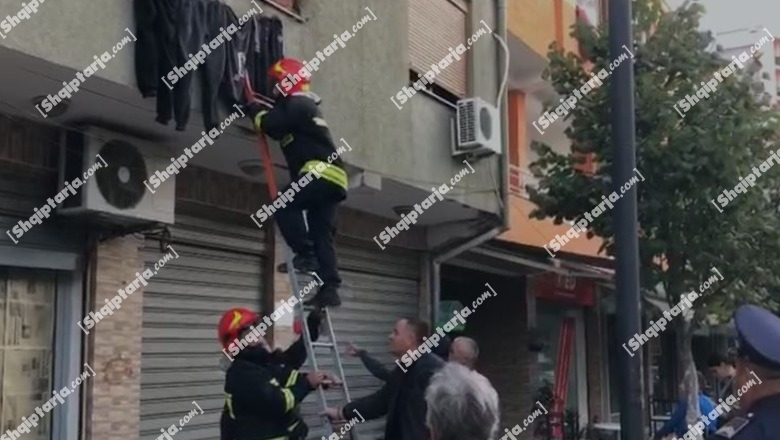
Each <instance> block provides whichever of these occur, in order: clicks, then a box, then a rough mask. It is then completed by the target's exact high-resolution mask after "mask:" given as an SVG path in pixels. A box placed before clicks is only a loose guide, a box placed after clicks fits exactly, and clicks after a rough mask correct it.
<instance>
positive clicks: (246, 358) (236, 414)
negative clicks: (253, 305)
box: [218, 308, 334, 440]
mask: <svg viewBox="0 0 780 440" xmlns="http://www.w3.org/2000/svg"><path fill="white" fill-rule="evenodd" d="M262 318H263V317H262V316H261V315H259V314H257V313H255V312H253V311H251V310H248V309H243V308H235V309H230V310H228V311H227V312H225V314H224V315H223V316H222V319H220V321H219V327H218V336H219V341H220V344H221V345H222V347H223V349H224V350H225V353H227V352H230V353H235V356H234V357H233V358H232V359H231V360H232V363H231V364H230V367H229V368H228V369H227V373H226V375H225V404H224V406H223V411H222V418H221V420H220V438H221V440H303V439H305V438H306V436H307V434H308V427H307V426H306V424H305V423H304V422H303V419H302V418H301V416H300V412H299V404H300V403H301V402H302V401H303V399H304V398H305V397H306V395H307V394H309V392H311V391H312V390H315V389H316V388H317V387H318V386H326V385H327V384H328V383H332V382H334V380H333V379H332V378H331V377H330V376H329V375H328V374H326V373H323V372H319V371H315V372H312V373H303V372H299V371H298V368H300V366H301V365H302V364H303V363H304V362H305V361H306V349H305V347H304V345H303V342H302V340H301V339H299V340H298V341H296V342H295V343H293V344H292V345H291V346H290V348H289V349H287V350H286V351H284V352H282V351H281V350H275V351H272V350H271V348H270V346H269V345H268V343H267V342H266V340H265V338H264V337H263V334H262V332H260V331H259V330H258V326H259V325H260V323H261V322H262ZM307 319H308V322H309V328H310V331H311V336H312V339H313V340H314V339H317V336H318V335H319V324H320V320H321V315H319V313H312V314H310V315H309V317H308V318H307ZM236 346H239V347H242V348H240V350H236Z"/></svg>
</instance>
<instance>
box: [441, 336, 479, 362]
mask: <svg viewBox="0 0 780 440" xmlns="http://www.w3.org/2000/svg"><path fill="white" fill-rule="evenodd" d="M478 357H479V345H477V341H475V340H473V339H471V338H469V337H467V336H458V337H457V338H455V340H454V341H452V344H451V345H450V353H449V356H448V357H447V360H449V361H450V362H455V363H458V364H461V365H463V366H464V367H466V368H468V369H469V370H474V369H475V368H476V365H477V358H478Z"/></svg>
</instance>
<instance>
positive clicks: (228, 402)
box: [225, 393, 236, 420]
mask: <svg viewBox="0 0 780 440" xmlns="http://www.w3.org/2000/svg"><path fill="white" fill-rule="evenodd" d="M225 405H227V408H228V415H230V418H231V419H233V420H236V414H235V413H234V412H233V395H232V394H228V393H225Z"/></svg>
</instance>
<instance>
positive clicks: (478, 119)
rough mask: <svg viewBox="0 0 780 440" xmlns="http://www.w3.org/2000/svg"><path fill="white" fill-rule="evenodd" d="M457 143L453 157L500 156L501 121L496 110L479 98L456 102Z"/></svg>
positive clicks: (454, 146)
mask: <svg viewBox="0 0 780 440" xmlns="http://www.w3.org/2000/svg"><path fill="white" fill-rule="evenodd" d="M456 130H457V142H456V143H455V145H453V151H452V155H453V156H460V155H464V154H468V155H473V156H482V155H488V154H501V120H500V118H499V114H498V109H496V107H494V106H492V105H490V104H488V103H487V102H485V101H484V100H482V99H481V98H468V99H461V100H460V101H458V110H457V128H456Z"/></svg>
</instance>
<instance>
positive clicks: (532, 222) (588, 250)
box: [498, 90, 604, 257]
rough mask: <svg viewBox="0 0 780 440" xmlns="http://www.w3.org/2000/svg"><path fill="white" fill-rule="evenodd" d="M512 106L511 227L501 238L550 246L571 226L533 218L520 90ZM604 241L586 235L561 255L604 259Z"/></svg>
mask: <svg viewBox="0 0 780 440" xmlns="http://www.w3.org/2000/svg"><path fill="white" fill-rule="evenodd" d="M507 102H508V107H509V164H510V166H509V190H510V197H509V205H510V209H509V220H510V228H509V230H508V231H506V232H505V233H504V234H502V235H500V236H499V237H498V239H499V240H505V241H509V242H513V243H518V244H523V245H528V246H536V247H542V246H543V245H545V244H548V243H549V242H550V240H553V239H554V238H555V235H556V234H557V235H566V231H567V230H568V229H569V228H570V227H571V226H570V225H563V224H562V225H555V224H554V223H553V222H552V220H550V219H544V220H536V219H531V218H529V217H528V216H529V214H530V213H531V211H533V209H534V207H535V206H534V204H533V203H531V202H530V201H529V200H527V199H526V198H525V197H524V196H523V195H521V194H522V188H523V187H524V186H525V183H524V182H523V174H522V173H521V170H527V168H528V163H527V162H526V161H527V157H528V152H529V148H530V147H529V138H528V133H527V123H526V97H525V93H523V92H522V91H519V90H511V91H510V92H509V97H508V101H507ZM601 242H602V241H601V240H600V239H598V238H593V239H590V240H588V239H587V238H586V237H585V236H580V238H577V239H574V240H570V241H569V242H568V243H567V244H566V246H563V247H562V248H561V252H568V253H573V254H580V255H587V256H593V257H596V256H604V255H599V254H598V249H599V246H601Z"/></svg>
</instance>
